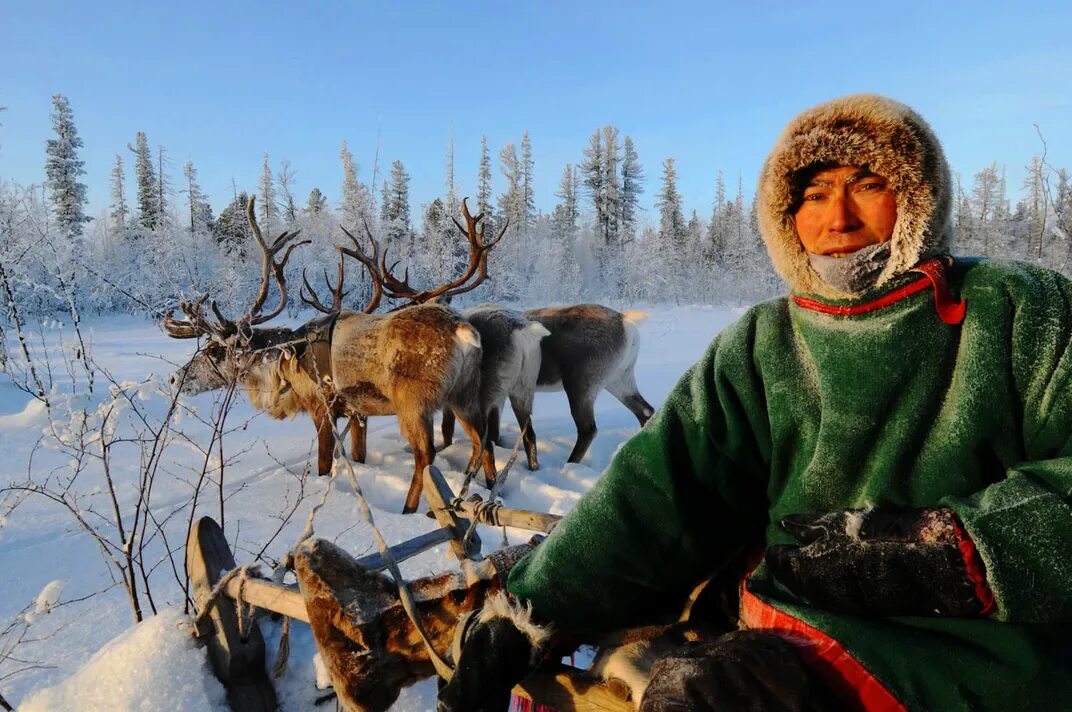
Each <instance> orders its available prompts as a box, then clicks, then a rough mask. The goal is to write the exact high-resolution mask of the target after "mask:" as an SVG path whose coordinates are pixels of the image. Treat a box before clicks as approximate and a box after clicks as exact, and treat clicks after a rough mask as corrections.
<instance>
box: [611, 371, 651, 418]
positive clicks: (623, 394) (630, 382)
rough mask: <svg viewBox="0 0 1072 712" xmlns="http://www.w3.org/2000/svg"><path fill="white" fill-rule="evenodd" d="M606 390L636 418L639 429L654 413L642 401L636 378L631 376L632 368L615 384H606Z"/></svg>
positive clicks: (648, 405)
mask: <svg viewBox="0 0 1072 712" xmlns="http://www.w3.org/2000/svg"><path fill="white" fill-rule="evenodd" d="M606 388H607V390H608V391H610V394H611V395H612V396H614V397H615V398H617V399H618V402H619V403H621V404H622V405H624V406H625V407H626V408H628V409H629V412H630V413H632V414H633V415H634V416H636V419H637V422H639V423H640V427H644V423H646V422H648V418H650V417H651V416H652V415H653V414H654V413H655V408H653V407H652V406H651V403H648V402H647V401H646V400H644V396H642V395H640V389H638V388H637V383H636V376H634V375H633V369H632V368H630V369H628V370H627V371H626V372H625V373H624V374H622V377H621V378H620V379H618V381H617V382H616V383H609V384H607V386H606Z"/></svg>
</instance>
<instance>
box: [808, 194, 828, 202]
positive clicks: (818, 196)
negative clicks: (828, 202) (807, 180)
mask: <svg viewBox="0 0 1072 712" xmlns="http://www.w3.org/2000/svg"><path fill="white" fill-rule="evenodd" d="M823 197H824V196H823V194H822V193H808V194H807V195H805V196H804V200H805V201H811V202H814V201H816V200H822V199H823Z"/></svg>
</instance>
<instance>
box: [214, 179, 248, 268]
mask: <svg viewBox="0 0 1072 712" xmlns="http://www.w3.org/2000/svg"><path fill="white" fill-rule="evenodd" d="M248 203H249V195H248V194H247V193H246V192H245V191H242V192H241V193H238V194H237V195H236V196H235V198H234V200H232V201H231V203H230V204H229V205H228V206H227V207H226V208H224V209H223V210H221V211H220V216H219V217H218V218H216V224H215V229H214V230H213V235H215V237H216V241H217V242H219V243H221V244H222V245H223V246H224V249H226V250H227V251H229V252H230V251H236V252H238V253H239V254H245V251H246V243H247V238H246V231H247V230H248V229H249V221H248V220H247V219H246V205H247V204H248Z"/></svg>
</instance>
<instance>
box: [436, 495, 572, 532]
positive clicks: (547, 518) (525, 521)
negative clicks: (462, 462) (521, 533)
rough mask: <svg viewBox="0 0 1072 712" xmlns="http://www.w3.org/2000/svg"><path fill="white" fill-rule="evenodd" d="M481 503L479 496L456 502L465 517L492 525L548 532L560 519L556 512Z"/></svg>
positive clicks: (458, 509)
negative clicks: (486, 505)
mask: <svg viewBox="0 0 1072 712" xmlns="http://www.w3.org/2000/svg"><path fill="white" fill-rule="evenodd" d="M483 504H484V503H483V502H482V501H481V500H480V499H479V498H476V499H475V500H474V499H472V498H471V499H467V500H465V501H463V502H460V503H459V504H458V508H457V511H459V512H461V513H463V514H465V516H467V517H470V518H475V519H476V520H477V521H478V522H480V523H481V524H487V525H489V526H493V527H517V528H518V529H528V530H529V531H533V532H544V533H549V532H550V531H551V530H552V529H553V528H554V527H555V525H556V524H558V522H559V520H560V519H562V516H561V515H558V514H547V513H545V512H532V511H529V510H527V509H513V508H511V507H484V506H483Z"/></svg>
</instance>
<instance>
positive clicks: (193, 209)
mask: <svg viewBox="0 0 1072 712" xmlns="http://www.w3.org/2000/svg"><path fill="white" fill-rule="evenodd" d="M182 175H183V177H184V178H186V191H185V192H186V198H187V206H188V207H189V211H190V232H192V233H201V232H205V231H206V230H208V229H209V228H210V227H211V225H212V208H211V207H210V206H209V204H208V200H207V199H206V197H205V194H204V192H203V191H202V190H201V186H200V185H198V183H197V169H196V168H194V162H193V161H191V160H187V161H186V164H185V165H184V166H183V167H182Z"/></svg>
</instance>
